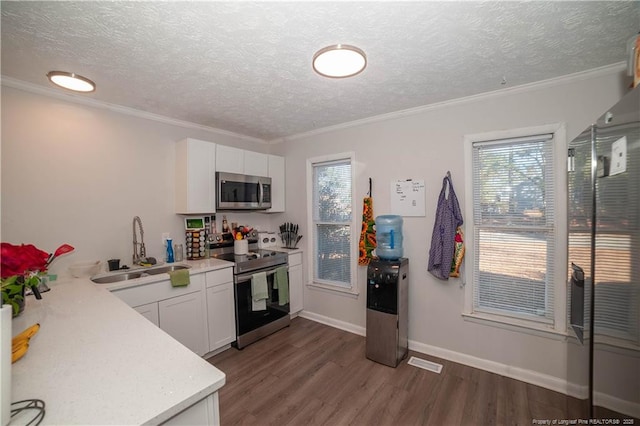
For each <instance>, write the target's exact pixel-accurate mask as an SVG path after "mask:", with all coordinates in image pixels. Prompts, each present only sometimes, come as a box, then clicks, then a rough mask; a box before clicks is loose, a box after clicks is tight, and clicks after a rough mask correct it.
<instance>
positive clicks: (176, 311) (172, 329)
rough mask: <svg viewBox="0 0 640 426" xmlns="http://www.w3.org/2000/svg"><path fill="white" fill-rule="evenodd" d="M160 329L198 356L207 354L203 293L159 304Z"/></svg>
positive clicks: (162, 301)
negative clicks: (204, 337)
mask: <svg viewBox="0 0 640 426" xmlns="http://www.w3.org/2000/svg"><path fill="white" fill-rule="evenodd" d="M158 316H159V318H160V328H161V329H162V330H164V331H166V332H167V333H168V334H169V335H170V336H171V337H173V338H174V339H176V340H177V341H178V342H180V343H182V344H183V345H185V346H186V347H188V348H189V349H191V350H192V351H193V352H195V353H197V354H198V355H204V354H205V353H207V349H208V347H207V345H206V344H205V343H206V341H205V340H204V339H203V336H206V333H205V328H204V327H205V326H204V324H205V322H204V321H205V320H204V312H203V309H202V292H197V293H190V294H185V295H184V296H178V297H173V298H171V299H167V300H161V301H160V302H158Z"/></svg>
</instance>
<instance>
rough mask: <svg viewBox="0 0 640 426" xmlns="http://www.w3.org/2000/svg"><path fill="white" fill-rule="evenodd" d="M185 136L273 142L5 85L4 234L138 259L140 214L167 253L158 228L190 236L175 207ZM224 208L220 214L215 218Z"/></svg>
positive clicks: (263, 219) (153, 252) (154, 244)
mask: <svg viewBox="0 0 640 426" xmlns="http://www.w3.org/2000/svg"><path fill="white" fill-rule="evenodd" d="M185 137H193V138H197V139H201V140H206V141H212V142H216V143H220V144H225V145H233V146H238V147H240V148H243V149H251V150H254V151H260V152H266V150H267V149H268V145H266V144H261V143H257V142H252V141H251V140H249V139H248V138H242V137H239V136H238V137H234V136H233V135H226V134H220V133H217V132H214V131H206V130H203V129H198V128H189V127H180V126H177V125H173V124H165V123H162V122H159V121H154V120H149V119H144V118H140V117H135V116H131V115H126V114H122V113H119V112H114V111H110V110H108V109H103V108H94V107H91V106H85V105H81V104H78V103H73V102H68V101H66V100H65V99H59V98H54V97H50V96H42V95H40V94H36V93H30V92H28V91H24V90H19V89H16V88H12V87H7V86H3V87H2V197H1V203H2V209H1V212H2V219H1V224H2V228H1V232H2V234H1V235H2V241H3V242H10V243H13V244H20V243H33V244H35V245H36V246H37V247H39V248H41V249H43V250H45V251H47V252H52V251H53V250H55V249H56V248H57V247H58V246H59V245H60V244H63V243H69V244H71V245H73V246H74V247H75V248H76V250H75V252H74V253H72V254H70V255H67V256H64V257H62V258H60V259H58V260H56V261H55V262H54V264H53V265H52V267H51V272H52V273H58V274H65V273H66V271H67V266H68V265H69V264H70V263H73V262H77V261H84V260H94V259H95V260H102V261H106V260H107V259H110V258H120V259H122V261H121V264H129V265H130V264H131V256H132V254H133V248H132V221H133V217H134V216H140V217H141V218H142V223H143V226H144V232H145V243H146V246H147V255H148V256H155V257H157V258H158V259H161V258H163V257H164V249H163V246H162V239H161V234H162V233H163V232H170V233H171V236H172V237H173V238H174V241H176V242H180V240H182V241H183V242H184V226H183V221H182V217H181V216H178V215H176V214H174V191H175V188H174V161H175V149H174V144H175V142H177V141H178V140H180V139H183V138H185ZM228 218H229V221H230V222H231V221H232V220H237V221H238V222H240V223H246V224H247V225H252V226H257V227H262V228H264V227H266V228H268V227H269V225H268V224H269V223H270V221H271V220H272V218H271V217H270V216H269V215H264V214H257V213H250V214H246V213H245V214H242V213H238V214H234V213H231V214H228ZM221 220H222V215H221V214H218V226H219V227H220V226H221Z"/></svg>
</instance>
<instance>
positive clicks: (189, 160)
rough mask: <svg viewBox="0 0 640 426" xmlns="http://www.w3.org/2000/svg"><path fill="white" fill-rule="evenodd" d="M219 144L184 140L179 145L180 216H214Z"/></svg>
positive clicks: (178, 197)
mask: <svg viewBox="0 0 640 426" xmlns="http://www.w3.org/2000/svg"><path fill="white" fill-rule="evenodd" d="M215 178H216V144H214V143H211V142H206V141H200V140H197V139H183V140H181V141H180V142H178V143H177V144H176V213H179V214H191V213H214V212H215V211H216V199H215V186H216V183H215Z"/></svg>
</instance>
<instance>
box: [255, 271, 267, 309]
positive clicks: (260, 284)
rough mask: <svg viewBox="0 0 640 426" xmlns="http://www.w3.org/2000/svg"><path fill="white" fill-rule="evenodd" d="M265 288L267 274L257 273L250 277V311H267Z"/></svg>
mask: <svg viewBox="0 0 640 426" xmlns="http://www.w3.org/2000/svg"><path fill="white" fill-rule="evenodd" d="M268 292H269V289H268V287H267V274H266V273H265V272H258V273H257V274H253V275H252V276H251V310H252V311H265V310H266V309H267V299H268V298H269V294H268Z"/></svg>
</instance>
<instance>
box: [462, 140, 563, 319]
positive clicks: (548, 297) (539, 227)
mask: <svg viewBox="0 0 640 426" xmlns="http://www.w3.org/2000/svg"><path fill="white" fill-rule="evenodd" d="M545 129H546V130H547V131H548V130H549V129H547V128H546V127H545ZM520 133H521V134H520V135H518V132H511V134H515V135H517V137H509V138H502V139H500V138H495V139H482V138H480V139H478V138H476V137H472V138H470V139H469V138H468V140H467V142H468V143H467V146H466V147H465V148H466V149H467V153H466V155H467V161H468V162H469V164H470V165H471V173H470V179H469V178H468V179H469V180H468V181H467V194H470V197H471V200H469V201H470V202H469V201H468V202H467V214H466V216H467V218H466V227H467V228H466V235H467V248H468V250H469V251H470V253H468V255H469V256H468V257H467V262H468V265H467V268H468V269H467V284H470V286H469V285H468V287H470V288H468V290H467V299H468V300H467V302H466V310H467V313H468V314H471V315H477V316H479V317H485V318H489V319H492V320H494V321H495V320H497V321H502V322H506V323H511V324H522V325H526V326H529V327H533V328H539V329H554V328H555V329H557V330H562V328H556V327H557V326H558V322H560V323H561V326H564V325H565V324H566V320H565V319H564V317H563V315H562V314H563V313H564V308H563V307H562V303H564V299H565V296H562V293H561V292H562V291H563V290H564V287H563V286H562V282H563V279H564V276H565V275H566V271H565V270H564V266H565V265H566V263H563V262H558V260H559V257H560V259H562V258H563V255H560V254H559V253H561V251H562V250H561V249H562V248H563V247H559V241H560V239H559V235H560V233H561V231H564V230H565V229H566V225H560V226H559V225H558V223H557V222H558V220H557V219H558V218H560V217H563V216H561V215H560V214H559V210H558V208H557V206H558V204H559V203H558V192H562V191H556V188H557V187H558V185H559V184H560V181H559V180H558V176H557V175H558V174H559V173H558V172H559V171H562V168H561V167H562V165H563V163H561V162H560V163H559V162H558V161H557V159H556V157H555V152H562V150H558V151H556V148H555V146H554V143H555V141H556V139H554V134H553V133H545V134H531V133H529V134H528V135H524V136H521V135H522V132H520ZM467 196H469V195H467ZM560 211H561V212H563V211H564V210H562V209H561V210H560ZM470 228H471V229H470ZM565 232H566V231H565ZM564 258H566V255H564ZM558 280H560V281H558ZM558 298H560V299H562V300H557V299H558ZM558 307H560V310H562V312H557V311H558ZM558 316H559V317H560V318H561V319H560V321H558Z"/></svg>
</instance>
